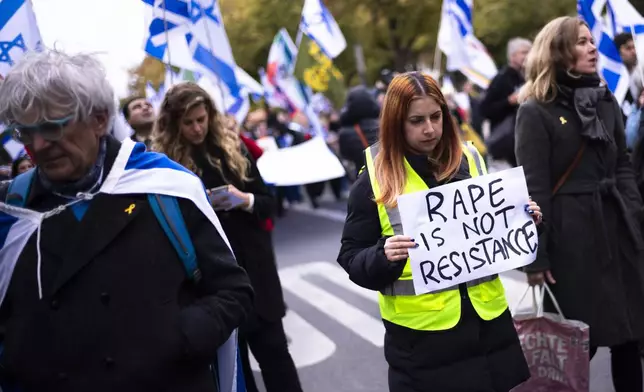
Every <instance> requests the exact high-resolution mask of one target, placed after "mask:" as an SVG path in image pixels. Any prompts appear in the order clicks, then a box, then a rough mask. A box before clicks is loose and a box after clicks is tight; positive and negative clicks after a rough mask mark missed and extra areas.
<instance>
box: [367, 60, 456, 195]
mask: <svg viewBox="0 0 644 392" xmlns="http://www.w3.org/2000/svg"><path fill="white" fill-rule="evenodd" d="M423 97H429V98H432V99H434V100H435V101H436V103H438V105H439V106H440V107H441V111H442V112H443V136H442V137H441V140H440V141H439V142H438V144H437V145H436V148H435V149H434V151H433V152H432V156H430V157H429V158H430V160H429V161H428V164H430V165H433V166H434V174H435V176H436V179H437V180H438V181H442V180H445V179H446V178H451V177H452V176H454V174H456V172H457V171H458V168H459V167H460V165H461V159H462V158H463V150H462V148H461V138H460V135H459V132H458V131H457V128H456V124H455V123H454V119H453V118H452V115H451V114H450V111H449V108H448V107H447V102H446V101H445V97H444V96H443V93H442V92H441V90H440V87H439V86H438V83H436V81H435V80H434V79H432V78H431V77H430V76H429V75H424V74H422V73H420V72H407V73H404V74H400V75H398V76H396V77H395V78H394V79H393V80H392V81H391V83H390V84H389V87H388V89H387V95H386V96H385V100H384V102H383V106H382V112H381V115H380V140H379V141H380V149H379V152H378V155H377V156H376V159H375V162H374V166H375V172H376V178H377V180H378V185H379V186H380V195H379V196H377V197H376V202H378V203H382V204H384V205H385V206H387V207H394V206H396V205H397V197H398V196H399V195H401V194H402V193H403V191H404V188H405V182H406V179H407V178H406V177H407V174H406V172H405V165H404V159H405V152H406V151H408V146H407V142H406V141H405V131H404V129H405V121H406V120H407V112H408V111H409V106H410V105H411V103H412V101H414V100H415V99H419V98H423Z"/></svg>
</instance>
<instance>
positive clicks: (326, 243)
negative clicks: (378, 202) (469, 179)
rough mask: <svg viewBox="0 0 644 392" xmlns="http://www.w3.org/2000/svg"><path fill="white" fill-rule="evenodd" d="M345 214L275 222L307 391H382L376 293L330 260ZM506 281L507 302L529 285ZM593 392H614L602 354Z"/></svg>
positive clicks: (294, 214)
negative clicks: (348, 275) (358, 283)
mask: <svg viewBox="0 0 644 392" xmlns="http://www.w3.org/2000/svg"><path fill="white" fill-rule="evenodd" d="M345 212H346V207H345V205H344V203H341V202H334V201H323V202H322V207H321V208H320V209H318V210H315V211H312V210H311V209H310V208H307V207H306V205H304V206H298V207H296V208H295V209H291V210H290V211H289V212H288V214H287V216H286V217H284V218H282V219H281V220H279V221H278V223H277V228H276V230H275V236H274V241H275V249H276V253H277V259H278V263H279V269H280V277H281V279H282V284H283V286H284V290H285V298H286V301H287V303H288V306H289V313H288V315H287V317H286V318H285V325H286V329H287V334H288V335H289V339H290V341H291V344H290V349H291V352H292V354H293V357H294V359H295V362H296V364H297V366H298V369H299V372H300V377H301V380H302V383H303V385H304V391H305V392H328V391H337V392H360V391H364V392H367V391H368V392H387V390H388V389H387V366H386V363H385V360H384V357H383V349H382V346H383V333H384V328H383V326H382V323H381V321H380V318H379V312H378V305H377V302H376V301H377V297H376V294H375V293H374V292H370V291H368V290H363V289H361V288H360V287H358V286H356V285H354V284H352V283H351V282H350V281H349V280H348V278H347V276H346V274H345V273H344V271H343V270H342V269H340V268H339V267H338V266H337V264H336V263H335V259H336V256H337V253H338V249H339V240H340V235H341V231H342V222H343V219H344V214H345ZM503 280H504V285H505V286H506V292H507V295H508V300H509V302H510V303H511V305H512V304H514V303H515V302H516V301H517V300H518V297H519V296H520V295H521V294H522V293H523V291H524V290H525V288H526V285H525V283H524V277H523V276H522V274H521V273H519V272H513V273H511V274H509V275H508V274H506V275H505V276H503ZM254 366H255V368H256V370H257V367H256V364H254ZM256 375H258V373H256ZM258 379H261V377H258ZM590 390H591V392H612V391H613V388H612V385H611V382H610V366H609V359H608V353H607V351H606V350H600V351H599V353H598V354H597V356H596V358H595V359H593V361H592V363H591V389H590Z"/></svg>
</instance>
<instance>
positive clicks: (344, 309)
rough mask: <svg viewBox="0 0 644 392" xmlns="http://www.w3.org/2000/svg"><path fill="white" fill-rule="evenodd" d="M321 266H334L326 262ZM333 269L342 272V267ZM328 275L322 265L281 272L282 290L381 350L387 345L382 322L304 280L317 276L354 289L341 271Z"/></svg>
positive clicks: (285, 269)
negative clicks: (308, 276) (306, 277)
mask: <svg viewBox="0 0 644 392" xmlns="http://www.w3.org/2000/svg"><path fill="white" fill-rule="evenodd" d="M321 263H324V264H329V265H331V264H330V263H326V262H321ZM331 268H336V269H338V270H340V267H331ZM329 271H330V270H329V269H328V268H327V267H321V266H320V265H319V263H307V264H302V265H298V266H295V267H289V268H284V269H282V270H281V271H280V279H281V281H282V287H284V288H285V289H286V290H288V291H290V292H291V293H292V294H293V295H296V296H298V297H299V298H300V299H302V300H303V301H306V302H308V303H309V304H311V305H313V306H314V307H315V308H317V309H318V310H320V311H321V312H323V313H325V314H326V315H327V316H329V317H330V318H332V319H334V320H335V321H337V322H339V323H340V324H342V325H344V326H345V327H347V328H349V329H350V330H352V331H353V332H355V333H356V334H357V335H358V336H360V337H361V338H363V339H365V340H366V341H368V342H370V343H371V344H373V345H375V346H377V347H382V346H383V345H384V334H385V327H384V326H383V325H382V321H380V320H377V319H375V318H374V317H372V316H370V315H368V314H367V313H365V312H364V311H362V310H360V309H358V308H357V307H355V306H353V305H350V304H349V303H347V302H345V301H344V300H343V299H340V298H338V297H337V296H335V295H333V294H330V293H329V292H327V291H325V290H323V289H321V288H319V287H317V286H316V285H314V284H312V283H309V282H307V281H306V280H304V276H306V275H318V276H321V277H323V278H325V279H329V280H330V281H332V282H334V283H337V284H340V285H342V286H343V287H347V288H350V287H351V285H354V284H353V283H352V282H351V281H350V280H349V277H348V276H347V274H346V273H345V272H344V271H342V270H340V272H342V274H339V273H330V274H329ZM320 272H322V273H320ZM325 272H326V273H325ZM354 286H355V285H354ZM350 290H352V291H354V292H357V293H360V295H363V296H364V295H365V294H363V293H362V292H360V291H356V289H355V288H353V287H351V288H350ZM373 295H375V293H374V294H373Z"/></svg>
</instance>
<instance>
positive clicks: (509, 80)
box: [480, 67, 525, 128]
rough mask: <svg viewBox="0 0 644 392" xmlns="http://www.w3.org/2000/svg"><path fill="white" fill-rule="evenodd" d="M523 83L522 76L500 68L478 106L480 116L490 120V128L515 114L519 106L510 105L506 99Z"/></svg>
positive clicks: (512, 69)
mask: <svg viewBox="0 0 644 392" xmlns="http://www.w3.org/2000/svg"><path fill="white" fill-rule="evenodd" d="M524 83H525V79H524V78H523V75H521V73H520V72H519V71H517V70H516V69H514V68H512V67H504V68H502V69H501V71H499V73H498V74H497V75H496V76H495V77H494V79H492V82H491V83H490V86H489V87H488V89H487V91H486V92H485V97H484V98H483V101H481V106H480V111H481V115H482V116H483V117H484V118H487V119H488V120H490V126H491V127H492V128H494V126H495V125H497V124H498V123H500V122H501V121H503V119H505V118H506V117H507V116H509V115H511V114H516V112H517V110H518V109H519V105H512V104H510V102H508V97H509V96H510V95H512V94H514V93H515V92H516V91H517V90H518V89H519V87H521V86H522V85H523V84H524Z"/></svg>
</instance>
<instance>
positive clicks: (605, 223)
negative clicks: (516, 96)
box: [516, 17, 644, 392]
mask: <svg viewBox="0 0 644 392" xmlns="http://www.w3.org/2000/svg"><path fill="white" fill-rule="evenodd" d="M597 61H598V53H597V48H596V43H595V42H594V40H593V37H592V35H591V32H590V30H589V28H588V26H587V25H586V23H584V22H583V21H581V20H580V19H578V18H574V17H561V18H557V19H555V20H553V21H552V22H550V23H548V24H547V25H546V26H545V27H544V28H543V30H541V32H540V33H539V35H538V36H537V38H536V40H535V43H534V46H533V47H532V50H531V51H530V53H529V55H528V59H527V67H526V71H527V72H526V79H527V83H526V85H525V86H524V88H523V89H522V91H521V98H522V99H523V101H524V102H523V103H522V105H521V107H520V108H519V112H518V116H517V124H516V154H517V159H518V162H519V165H521V166H523V169H524V171H525V175H526V179H527V182H528V188H529V191H530V194H531V195H532V198H533V199H534V200H535V201H536V202H537V203H538V204H539V205H540V206H541V208H542V209H543V214H544V217H545V221H544V231H543V233H542V234H541V236H540V241H539V246H540V247H539V252H538V256H537V260H536V261H535V262H534V263H533V264H531V265H529V266H528V267H527V268H526V272H527V273H528V279H529V282H530V283H531V284H542V283H543V282H544V281H546V282H547V283H548V284H549V285H551V287H552V290H553V292H554V294H555V297H556V298H557V300H558V301H559V304H560V305H561V308H562V310H563V313H564V315H565V316H566V317H567V318H570V319H575V320H581V321H584V322H586V323H587V324H589V325H590V345H591V347H590V350H591V356H592V355H594V354H595V352H596V349H597V347H600V346H605V347H610V348H611V352H612V374H613V382H614V385H615V390H616V391H617V392H622V391H629V392H633V391H642V365H641V362H640V356H639V349H638V343H637V341H638V340H639V339H641V338H642V336H643V335H644V305H643V304H644V263H643V261H644V260H643V258H642V256H643V255H642V239H641V234H640V228H639V218H640V214H641V209H642V200H641V198H640V194H639V192H638V190H637V186H636V184H635V179H634V173H633V170H632V168H631V166H630V163H629V156H628V154H627V151H626V143H625V135H624V125H623V122H622V115H621V110H620V108H619V106H618V105H617V102H616V100H615V98H614V97H613V95H612V94H611V92H610V91H609V90H608V89H607V87H606V86H604V85H603V83H602V82H601V79H600V77H599V76H598V75H597ZM547 305H548V304H547Z"/></svg>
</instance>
